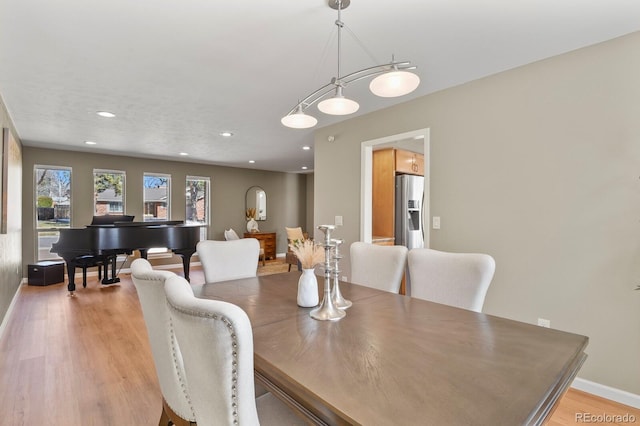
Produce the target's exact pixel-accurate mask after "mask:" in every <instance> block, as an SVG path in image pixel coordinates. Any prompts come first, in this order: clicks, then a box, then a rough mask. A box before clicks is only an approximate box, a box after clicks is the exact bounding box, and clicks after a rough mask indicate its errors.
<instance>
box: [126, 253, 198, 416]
mask: <svg viewBox="0 0 640 426" xmlns="http://www.w3.org/2000/svg"><path fill="white" fill-rule="evenodd" d="M175 276H176V274H174V273H173V272H169V271H154V270H153V269H152V268H151V264H149V262H147V261H146V260H145V259H136V260H134V261H133V263H132V264H131V279H132V281H133V284H134V285H135V286H136V291H137V292H138V299H139V300H140V305H141V306H142V314H143V316H144V322H145V324H146V326H147V334H148V335H149V344H150V346H151V353H152V354H153V361H154V363H155V366H156V373H157V375H158V381H159V382H160V390H161V391H162V396H163V397H164V399H165V401H166V402H167V404H168V405H169V407H171V409H172V410H173V411H174V412H175V413H176V414H177V415H179V416H180V417H182V418H183V419H186V420H190V421H195V420H194V419H195V414H194V412H193V408H192V406H191V402H190V400H189V395H188V391H187V389H186V387H185V374H184V367H183V364H182V356H181V355H180V350H179V348H178V344H177V342H176V341H175V335H174V333H173V329H172V328H171V327H169V322H170V320H169V318H170V314H169V309H168V307H167V299H166V296H165V293H164V283H165V280H167V279H168V278H171V277H175Z"/></svg>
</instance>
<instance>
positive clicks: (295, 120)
mask: <svg viewBox="0 0 640 426" xmlns="http://www.w3.org/2000/svg"><path fill="white" fill-rule="evenodd" d="M280 121H281V122H282V124H283V125H285V126H287V127H291V128H292V129H308V128H309V127H313V126H315V125H316V124H318V120H317V119H316V118H315V117H312V116H310V115H307V114H305V113H304V111H302V105H298V108H297V109H296V111H295V112H294V113H292V114H288V115H285V116H284V117H282V119H281V120H280Z"/></svg>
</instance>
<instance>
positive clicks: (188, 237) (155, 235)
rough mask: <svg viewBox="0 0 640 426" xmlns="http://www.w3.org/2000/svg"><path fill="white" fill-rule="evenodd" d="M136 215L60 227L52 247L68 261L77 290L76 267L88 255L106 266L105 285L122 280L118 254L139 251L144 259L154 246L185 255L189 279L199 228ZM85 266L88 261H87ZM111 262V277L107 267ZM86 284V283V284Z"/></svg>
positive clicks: (72, 288) (71, 286) (71, 285)
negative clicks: (144, 219) (140, 218)
mask: <svg viewBox="0 0 640 426" xmlns="http://www.w3.org/2000/svg"><path fill="white" fill-rule="evenodd" d="M132 220H133V216H122V215H107V216H95V217H94V220H93V222H92V224H91V225H88V226H87V227H85V228H69V229H60V238H59V239H58V241H57V242H55V243H53V244H52V246H51V252H52V253H57V254H58V255H59V256H60V257H62V258H63V259H64V261H65V262H66V263H67V273H68V275H69V284H68V286H67V289H68V290H69V291H70V292H74V291H75V289H76V284H75V282H74V276H75V272H76V266H81V265H82V264H83V262H86V259H88V258H92V257H93V258H95V259H96V260H98V261H97V262H96V263H94V265H104V269H105V273H104V274H105V276H104V278H103V280H102V283H103V284H111V283H113V282H117V281H119V279H117V278H116V262H115V259H116V256H117V255H118V254H125V253H126V254H131V252H132V251H133V250H139V251H140V255H141V256H142V257H143V258H146V257H147V250H148V249H150V248H153V247H166V248H168V249H170V250H171V251H173V252H174V253H175V254H178V255H180V256H181V257H182V266H183V269H184V277H185V278H186V279H187V280H188V279H189V262H190V260H191V256H192V255H193V253H195V251H196V244H197V243H198V241H199V240H200V227H199V226H191V225H185V224H184V222H183V221H154V222H133V221H132ZM85 265H86V263H85ZM109 265H111V268H112V269H111V274H112V275H111V278H109V277H108V266H109ZM85 285H86V283H85Z"/></svg>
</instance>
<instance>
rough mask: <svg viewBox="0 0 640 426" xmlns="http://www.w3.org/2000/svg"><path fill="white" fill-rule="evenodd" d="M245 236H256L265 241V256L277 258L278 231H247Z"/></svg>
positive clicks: (257, 238)
mask: <svg viewBox="0 0 640 426" xmlns="http://www.w3.org/2000/svg"><path fill="white" fill-rule="evenodd" d="M244 237H245V238H255V239H256V240H258V241H263V242H264V257H265V258H267V259H275V258H276V233H275V232H245V233H244Z"/></svg>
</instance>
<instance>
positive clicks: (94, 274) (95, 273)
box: [75, 262, 202, 279]
mask: <svg viewBox="0 0 640 426" xmlns="http://www.w3.org/2000/svg"><path fill="white" fill-rule="evenodd" d="M190 265H191V266H201V265H202V264H201V263H200V262H191V263H190ZM153 269H182V263H174V264H167V265H153ZM109 271H111V269H109ZM117 272H118V273H121V272H122V273H125V274H130V273H131V268H122V269H118V270H117ZM87 276H88V277H97V276H98V271H97V270H96V271H89V272H87ZM75 277H76V278H80V279H82V271H81V272H76V275H75Z"/></svg>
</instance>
